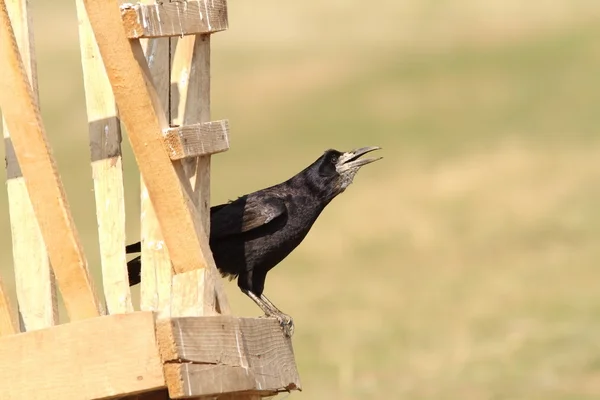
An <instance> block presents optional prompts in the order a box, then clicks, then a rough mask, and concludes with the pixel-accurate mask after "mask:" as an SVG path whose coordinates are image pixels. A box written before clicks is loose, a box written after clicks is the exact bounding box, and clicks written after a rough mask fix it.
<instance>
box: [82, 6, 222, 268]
mask: <svg viewBox="0 0 600 400" xmlns="http://www.w3.org/2000/svg"><path fill="white" fill-rule="evenodd" d="M85 6H86V9H87V12H88V16H89V19H90V23H91V25H92V28H93V30H94V34H95V36H96V41H97V43H98V48H99V49H100V53H101V55H102V59H103V61H104V65H105V67H106V72H107V74H108V77H109V80H110V83H111V86H112V88H113V93H114V95H115V99H116V102H117V105H118V107H119V111H120V115H121V120H122V121H123V123H124V125H125V128H126V130H127V133H128V135H127V136H128V138H129V141H130V143H131V147H132V149H133V152H134V154H135V157H136V160H137V163H138V166H139V169H140V173H141V174H142V177H143V179H144V182H145V184H146V187H147V189H148V195H149V197H150V200H151V201H152V204H153V205H154V209H155V212H156V216H157V219H158V222H159V224H160V227H161V231H162V234H163V237H164V240H165V244H166V246H167V248H168V250H169V254H170V256H171V261H172V264H173V268H174V270H175V272H176V273H182V272H186V271H192V270H195V269H199V268H204V267H206V266H207V265H210V266H211V267H213V266H214V260H213V259H212V254H211V252H210V248H209V246H208V240H207V236H206V233H205V231H204V229H203V227H202V224H201V223H200V216H199V215H198V212H197V210H196V207H195V206H194V203H193V202H192V200H191V198H190V192H189V191H190V190H191V188H190V187H189V185H188V186H184V184H185V182H186V180H185V175H184V171H183V168H182V166H181V163H180V162H178V161H175V162H172V161H171V159H170V158H169V154H168V152H167V150H166V148H165V145H164V137H163V133H162V132H163V131H164V130H166V129H167V128H168V123H167V120H166V118H165V112H164V109H163V107H162V105H161V104H160V99H159V98H158V96H157V93H156V90H155V88H154V86H153V82H152V78H151V74H150V70H149V68H148V64H147V63H146V60H145V58H144V52H143V50H142V47H141V44H140V42H139V40H135V39H134V40H131V41H130V40H128V39H127V36H126V35H125V31H124V29H123V26H122V21H121V16H120V10H119V5H118V1H117V0H113V1H108V2H107V1H105V0H85ZM208 263H210V264H208Z"/></svg>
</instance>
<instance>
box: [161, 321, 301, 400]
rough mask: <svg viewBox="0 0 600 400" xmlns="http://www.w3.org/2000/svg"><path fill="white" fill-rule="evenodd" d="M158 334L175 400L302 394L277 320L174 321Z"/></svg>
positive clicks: (163, 323) (287, 340)
mask: <svg viewBox="0 0 600 400" xmlns="http://www.w3.org/2000/svg"><path fill="white" fill-rule="evenodd" d="M156 330H157V334H156V336H157V341H158V344H159V349H160V353H161V357H162V360H163V363H164V366H165V380H166V384H167V388H168V389H169V394H170V396H171V397H172V398H188V397H196V396H208V395H219V394H223V393H230V392H253V393H254V392H256V393H261V395H268V394H274V393H277V392H281V391H289V390H295V389H298V390H301V384H300V378H299V376H298V371H297V367H296V364H295V359H294V354H293V348H292V344H291V339H290V338H288V337H286V336H285V334H284V333H283V331H282V329H281V328H280V326H279V324H278V322H277V321H276V320H275V319H273V318H239V317H232V316H213V317H182V318H171V319H168V320H163V321H158V322H157V325H156Z"/></svg>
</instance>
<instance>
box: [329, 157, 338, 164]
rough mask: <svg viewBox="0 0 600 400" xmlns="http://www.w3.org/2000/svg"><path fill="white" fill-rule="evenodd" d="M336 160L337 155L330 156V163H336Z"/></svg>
mask: <svg viewBox="0 0 600 400" xmlns="http://www.w3.org/2000/svg"><path fill="white" fill-rule="evenodd" d="M337 160H338V157H337V156H333V157H331V163H332V164H335V163H337Z"/></svg>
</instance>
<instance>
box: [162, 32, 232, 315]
mask: <svg viewBox="0 0 600 400" xmlns="http://www.w3.org/2000/svg"><path fill="white" fill-rule="evenodd" d="M171 85H172V87H173V88H177V94H178V100H179V101H177V102H174V103H172V104H171V107H172V109H171V114H172V115H173V116H174V118H173V123H174V124H175V125H183V126H186V125H192V124H197V123H202V122H208V121H210V35H202V36H186V37H184V38H182V39H180V40H179V41H178V43H177V49H176V51H175V59H174V61H173V69H172V73H171ZM182 162H183V166H184V171H185V176H186V178H187V179H188V180H189V181H190V185H191V187H192V188H193V193H192V199H193V201H194V204H195V206H196V207H197V208H198V210H199V212H200V217H201V218H202V225H203V226H204V230H205V232H210V156H203V157H198V158H188V159H183V160H182ZM210 258H211V259H212V253H211V255H210ZM203 290H204V294H203V296H204V302H203V303H204V314H205V315H212V314H214V313H215V312H216V310H217V309H218V310H219V311H220V312H221V313H222V314H230V307H229V302H228V300H227V295H226V294H225V290H224V288H223V282H222V281H221V278H220V276H219V273H218V271H217V269H216V267H215V266H214V263H211V267H210V271H208V272H207V279H205V280H204V288H203Z"/></svg>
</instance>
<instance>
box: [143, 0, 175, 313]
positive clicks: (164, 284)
mask: <svg viewBox="0 0 600 400" xmlns="http://www.w3.org/2000/svg"><path fill="white" fill-rule="evenodd" d="M142 3H144V4H153V3H154V2H153V1H152V0H143V1H142ZM141 43H142V46H143V48H144V53H145V55H146V60H147V62H148V68H149V69H150V72H151V74H152V81H153V82H154V85H155V88H156V93H157V95H158V97H159V98H160V102H161V105H162V109H163V110H167V109H168V107H169V84H170V82H169V66H170V60H169V56H170V54H169V39H168V38H161V39H144V40H142V41H141ZM140 183H141V184H140V189H141V191H140V197H141V220H140V225H141V242H142V255H141V257H142V270H141V279H142V281H141V284H140V287H141V289H140V308H141V309H142V310H148V311H150V310H153V311H157V312H159V313H160V315H161V316H163V317H168V316H170V304H171V303H170V302H171V276H172V267H171V258H170V257H169V250H168V249H167V247H166V246H165V241H164V239H163V236H162V232H161V230H160V225H159V223H158V219H157V218H156V213H155V212H154V207H153V206H152V202H151V201H150V197H149V196H148V190H147V188H146V184H145V183H144V179H143V178H142V177H140Z"/></svg>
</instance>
